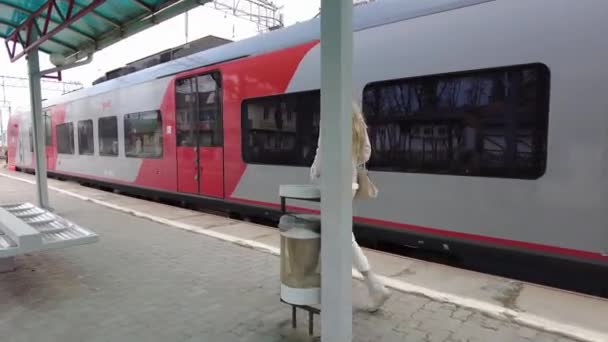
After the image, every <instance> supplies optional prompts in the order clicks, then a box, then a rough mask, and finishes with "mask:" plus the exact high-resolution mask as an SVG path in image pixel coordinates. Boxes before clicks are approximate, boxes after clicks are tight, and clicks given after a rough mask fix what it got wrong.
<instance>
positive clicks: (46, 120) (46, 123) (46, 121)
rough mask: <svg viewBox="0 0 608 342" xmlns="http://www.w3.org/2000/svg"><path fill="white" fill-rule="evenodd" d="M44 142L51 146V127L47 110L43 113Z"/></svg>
mask: <svg viewBox="0 0 608 342" xmlns="http://www.w3.org/2000/svg"><path fill="white" fill-rule="evenodd" d="M44 142H45V145H46V146H53V128H52V125H51V114H49V112H45V113H44Z"/></svg>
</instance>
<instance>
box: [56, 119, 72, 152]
mask: <svg viewBox="0 0 608 342" xmlns="http://www.w3.org/2000/svg"><path fill="white" fill-rule="evenodd" d="M55 135H56V136H57V153H61V154H74V124H73V123H72V122H67V123H63V124H60V125H57V126H55Z"/></svg>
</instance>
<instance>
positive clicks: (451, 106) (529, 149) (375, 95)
mask: <svg viewBox="0 0 608 342" xmlns="http://www.w3.org/2000/svg"><path fill="white" fill-rule="evenodd" d="M548 106H549V70H548V69H547V68H546V67H545V66H544V65H541V64H533V65H524V66H516V67H507V68H498V69H491V70H478V71H468V72H462V73H454V74H445V75H435V76H425V77H417V78H410V79H400V80H391V81H386V82H377V83H372V84H369V85H367V86H366V87H365V89H364V92H363V111H364V113H365V115H366V119H367V123H368V126H369V134H370V140H371V143H372V151H373V152H372V158H371V160H370V163H369V168H370V169H372V170H378V171H400V172H418V173H432V174H450V175H471V176H480V177H503V178H520V179H537V178H539V177H540V176H541V175H542V174H543V173H544V171H545V166H546V160H547V131H548V129H547V126H548V108H549V107H548Z"/></svg>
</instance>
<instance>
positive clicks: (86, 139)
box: [78, 120, 95, 155]
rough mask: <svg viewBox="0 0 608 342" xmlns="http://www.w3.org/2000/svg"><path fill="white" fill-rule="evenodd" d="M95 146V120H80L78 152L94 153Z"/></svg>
mask: <svg viewBox="0 0 608 342" xmlns="http://www.w3.org/2000/svg"><path fill="white" fill-rule="evenodd" d="M94 152H95V148H94V147H93V120H82V121H78V153H79V154H88V155H92V154H93V153H94Z"/></svg>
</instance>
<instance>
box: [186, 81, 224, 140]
mask: <svg viewBox="0 0 608 342" xmlns="http://www.w3.org/2000/svg"><path fill="white" fill-rule="evenodd" d="M220 99H221V84H220V74H219V73H213V74H205V75H199V76H196V77H192V78H186V79H180V80H177V82H176V85H175V104H176V122H177V145H178V146H190V147H194V146H203V147H212V146H222V143H223V132H222V130H223V129H222V112H221V101H220Z"/></svg>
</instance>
